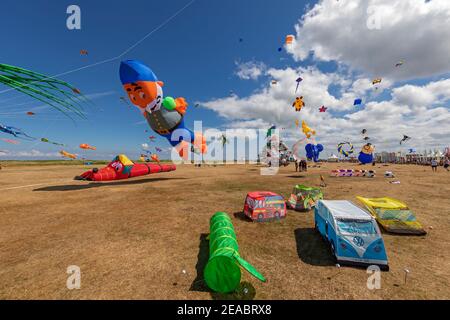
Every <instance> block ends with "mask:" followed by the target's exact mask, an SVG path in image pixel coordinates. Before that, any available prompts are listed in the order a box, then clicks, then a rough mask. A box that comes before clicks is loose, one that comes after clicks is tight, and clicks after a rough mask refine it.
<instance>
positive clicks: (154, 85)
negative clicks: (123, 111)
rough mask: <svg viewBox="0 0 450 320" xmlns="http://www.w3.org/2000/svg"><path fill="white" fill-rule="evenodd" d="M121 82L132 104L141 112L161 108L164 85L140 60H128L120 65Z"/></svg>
mask: <svg viewBox="0 0 450 320" xmlns="http://www.w3.org/2000/svg"><path fill="white" fill-rule="evenodd" d="M119 73H120V81H121V82H122V85H123V88H124V89H125V91H126V92H127V94H128V97H129V98H130V101H131V103H133V104H134V105H135V106H137V107H139V109H140V110H141V112H144V111H148V112H150V113H151V112H154V111H156V110H159V109H160V108H161V103H162V100H163V90H162V86H163V85H164V84H163V82H162V81H158V79H157V78H156V75H155V74H154V73H153V71H152V70H151V69H150V68H149V67H148V66H146V65H145V64H144V63H142V62H140V61H138V60H126V61H122V63H121V64H120V70H119Z"/></svg>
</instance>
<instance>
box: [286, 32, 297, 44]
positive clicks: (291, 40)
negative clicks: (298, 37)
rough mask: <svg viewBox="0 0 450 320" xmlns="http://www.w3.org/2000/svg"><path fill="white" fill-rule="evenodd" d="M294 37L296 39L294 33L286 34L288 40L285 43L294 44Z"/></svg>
mask: <svg viewBox="0 0 450 320" xmlns="http://www.w3.org/2000/svg"><path fill="white" fill-rule="evenodd" d="M294 39H295V36H294V35H292V34H288V35H287V36H286V40H285V41H284V44H285V45H290V44H292V42H294Z"/></svg>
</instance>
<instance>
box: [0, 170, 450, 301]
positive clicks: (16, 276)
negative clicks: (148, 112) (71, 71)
mask: <svg viewBox="0 0 450 320" xmlns="http://www.w3.org/2000/svg"><path fill="white" fill-rule="evenodd" d="M336 167H338V165H337V164H322V166H321V167H320V168H310V169H309V170H308V172H307V173H295V172H294V169H293V166H292V165H291V166H288V167H286V168H283V169H281V171H280V173H279V174H277V175H275V176H262V175H260V168H259V167H257V166H256V165H228V166H226V167H202V168H195V167H194V166H191V165H185V166H179V167H178V169H177V171H175V172H170V173H163V174H157V175H156V174H155V175H150V176H146V177H141V178H137V179H132V180H126V181H117V182H110V183H89V182H83V181H73V180H71V178H72V177H73V176H75V175H76V174H79V173H81V172H83V171H84V170H85V167H83V166H67V165H66V166H57V165H56V166H30V167H24V166H17V167H16V166H14V165H12V166H6V167H4V168H3V169H2V170H1V171H0V298H2V299H16V298H18V299H41V298H43V299H215V298H233V297H235V296H217V295H215V294H213V293H211V292H210V291H209V290H208V289H207V288H206V286H205V285H204V283H203V280H202V271H203V268H204V265H205V262H206V261H207V259H208V241H207V240H206V235H207V234H208V232H209V218H210V216H211V215H212V214H213V213H214V212H216V211H225V212H228V213H229V214H230V215H231V217H232V219H233V223H234V226H235V229H236V233H237V239H238V242H239V245H240V253H241V255H242V256H243V257H244V258H245V259H246V260H247V261H249V262H250V263H252V264H253V265H254V266H255V267H256V268H257V269H258V270H259V271H260V272H261V273H262V274H264V275H265V276H266V278H267V279H268V281H267V282H266V283H261V282H259V281H258V280H256V279H254V278H252V277H251V276H250V275H249V274H248V273H246V272H245V271H243V277H242V281H243V282H244V286H245V287H247V288H250V290H249V292H250V293H248V294H247V295H251V297H253V292H255V294H256V295H255V298H256V299H450V257H449V254H448V253H449V247H450V219H449V217H450V200H449V192H450V183H449V182H450V173H449V172H444V170H443V169H442V167H440V168H439V171H438V173H432V172H431V168H430V167H421V166H412V165H403V166H398V165H390V166H388V167H385V166H381V165H378V166H377V167H376V170H377V171H378V173H383V172H384V171H385V170H391V171H393V172H394V173H395V174H396V176H397V178H398V180H400V181H401V184H399V185H394V184H389V183H388V179H386V178H384V177H383V176H382V174H379V175H378V176H377V177H376V178H374V179H370V178H357V177H354V178H331V177H328V173H329V171H330V170H331V169H332V168H336ZM339 167H341V168H352V167H353V168H358V169H361V168H363V167H361V166H354V165H350V164H340V165H339ZM366 169H372V167H371V166H370V167H369V166H368V167H366ZM320 173H322V174H324V175H325V177H326V178H325V179H326V182H327V183H328V186H327V187H326V188H324V194H325V198H326V199H348V200H353V201H355V202H356V199H355V196H356V195H362V196H369V197H378V196H392V197H394V198H398V199H401V200H403V201H405V202H406V203H407V204H408V205H409V206H410V208H411V209H412V210H413V211H414V212H415V213H416V215H417V217H418V219H419V221H421V222H422V223H423V225H424V226H425V227H426V229H427V231H428V232H429V234H428V235H427V236H424V237H411V236H395V235H388V234H384V240H385V244H386V247H387V252H388V257H389V263H390V268H391V269H390V271H389V272H383V273H382V278H381V289H379V290H369V289H367V286H366V283H367V278H368V276H369V275H368V274H367V273H366V270H365V269H358V268H352V267H341V268H337V267H336V266H335V262H334V261H333V259H332V257H331V254H330V251H329V249H328V247H327V245H326V243H325V242H324V241H323V240H322V239H321V237H320V236H319V235H318V233H317V232H316V231H314V229H313V226H314V221H313V211H310V212H307V213H299V212H295V211H289V212H288V216H287V218H286V219H284V220H282V221H281V222H269V223H253V222H251V221H248V220H246V219H244V218H242V216H241V214H240V212H241V210H242V208H243V204H244V199H245V195H246V193H247V192H248V191H252V190H264V189H266V190H271V191H274V192H278V193H280V194H282V195H283V196H285V197H287V196H289V193H290V191H291V190H292V187H293V186H294V185H295V184H297V183H303V184H306V185H312V186H318V185H319V182H320V181H319V174H320ZM69 265H77V266H79V267H80V268H81V289H79V290H68V289H67V287H66V280H67V277H68V276H69V275H68V274H67V273H66V270H67V267H68V266H69ZM405 268H407V269H408V270H409V271H410V272H409V276H408V279H407V282H406V283H405V282H404V274H405V272H404V269H405ZM183 271H184V272H183ZM253 289H254V290H253ZM244 298H249V297H247V296H244Z"/></svg>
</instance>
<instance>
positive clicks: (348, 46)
mask: <svg viewBox="0 0 450 320" xmlns="http://www.w3.org/2000/svg"><path fill="white" fill-rule="evenodd" d="M368 8H370V9H369V13H372V14H373V13H374V12H378V13H379V14H380V19H381V20H380V21H379V22H380V28H379V29H373V30H371V29H369V28H368V27H367V24H368V23H367V19H368V14H367V12H368ZM369 24H370V23H369ZM296 31H297V35H296V37H297V39H296V41H294V44H293V46H292V47H291V48H288V51H289V52H290V53H291V55H292V56H293V58H294V60H296V61H297V62H300V61H302V60H305V59H306V58H307V57H308V56H309V54H310V53H311V52H312V53H313V55H312V57H313V61H314V62H317V61H335V62H336V63H337V64H338V66H339V68H337V70H336V71H335V72H324V71H322V70H320V69H319V68H318V67H317V66H310V67H288V68H285V69H275V68H265V71H264V69H258V70H260V72H263V74H259V73H258V76H255V77H256V78H258V77H260V76H263V75H266V76H268V77H270V79H274V80H276V81H277V83H276V84H274V85H271V84H269V83H268V84H267V86H266V87H265V88H263V89H260V90H258V91H256V92H254V93H252V94H251V95H249V96H247V97H237V96H235V95H233V96H230V97H224V98H220V99H215V100H212V101H207V102H203V103H202V105H204V106H205V107H206V108H209V109H211V110H213V111H215V112H217V113H218V114H219V116H221V117H223V118H224V119H225V120H227V124H226V127H228V128H268V126H269V125H271V124H276V125H277V126H278V127H279V128H281V129H282V135H284V137H285V139H286V140H288V141H291V142H293V141H296V140H298V139H300V138H302V137H303V134H302V133H301V132H300V129H298V128H296V127H295V120H296V119H298V120H305V121H306V122H307V123H308V124H309V126H310V127H312V128H314V129H316V131H317V136H316V140H317V142H320V143H322V144H324V145H325V147H326V150H325V152H326V153H327V154H328V153H336V144H337V143H339V142H341V141H353V142H354V143H356V147H357V148H358V147H359V145H362V144H363V140H362V137H361V136H360V134H359V132H360V131H361V130H362V129H363V128H365V129H367V130H368V134H369V136H370V138H371V142H372V143H374V144H375V145H376V147H377V150H378V151H381V150H400V144H399V141H400V140H401V138H402V137H403V134H406V135H408V136H411V137H412V138H413V139H412V140H410V141H408V142H407V143H406V144H404V145H402V146H401V147H402V150H404V151H405V149H406V148H411V147H414V148H417V149H418V150H419V149H421V148H422V149H424V148H434V147H438V148H443V147H445V146H447V145H448V144H449V143H450V141H449V140H450V139H449V137H450V126H449V125H448V124H449V122H450V112H449V106H450V79H446V78H445V75H446V74H448V73H449V72H450V59H449V57H450V42H449V41H448V39H450V1H448V0H432V1H429V2H425V1H424V0H361V1H356V0H346V1H335V0H323V1H320V2H319V3H318V4H316V5H315V6H314V7H313V8H312V9H310V10H309V11H308V12H306V13H305V14H304V15H303V17H301V19H300V20H299V23H298V24H297V25H296ZM400 59H404V60H405V64H404V65H402V66H400V67H395V66H394V65H395V63H396V62H397V61H399V60H400ZM252 64H253V65H255V64H256V65H257V63H255V62H252ZM249 66H250V65H249ZM248 69H251V68H250V67H249V68H248ZM248 74H252V73H251V72H248V73H247V78H251V77H250V76H249V75H248ZM255 74H256V73H255ZM437 75H441V78H440V79H439V78H438V76H437ZM298 76H301V77H302V78H303V79H304V80H303V81H302V82H301V83H300V87H299V90H298V93H295V87H296V85H297V83H296V82H295V79H297V77H298ZM430 76H433V78H424V77H430ZM375 77H382V78H383V80H382V82H381V84H379V85H377V86H374V85H372V79H373V78H375ZM241 78H242V79H246V77H244V76H242V75H241ZM411 79H414V80H417V79H422V80H424V81H422V82H421V83H425V84H423V85H418V84H417V83H418V82H417V81H416V82H413V83H408V81H406V80H411ZM430 79H432V80H430ZM399 80H402V82H398V81H399ZM427 80H428V82H426V81H427ZM411 81H412V80H411ZM411 81H409V82H411ZM376 87H378V89H375V88H376ZM299 95H302V96H303V97H304V101H305V103H306V106H305V107H304V108H303V109H302V110H301V112H295V110H294V108H292V102H293V101H294V99H295V97H296V96H299ZM356 98H362V99H363V105H362V106H359V107H355V106H353V101H354V99H356ZM322 105H325V106H326V107H328V110H327V112H325V113H320V112H319V111H318V108H319V107H320V106H322ZM224 106H226V108H224Z"/></svg>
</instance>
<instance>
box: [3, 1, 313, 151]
mask: <svg viewBox="0 0 450 320" xmlns="http://www.w3.org/2000/svg"><path fill="white" fill-rule="evenodd" d="M188 2H189V1H186V0H173V1H136V2H133V5H124V4H123V2H122V1H77V2H76V4H77V5H79V6H80V8H81V23H82V24H81V30H68V29H67V28H66V18H67V16H68V15H67V14H66V8H67V6H68V5H70V4H75V3H73V2H71V1H57V2H55V1H28V2H27V4H23V3H17V2H14V1H9V2H8V3H7V4H6V3H3V4H2V7H3V8H8V9H7V10H0V21H1V22H0V23H1V24H2V28H1V29H0V30H1V31H0V36H1V38H2V39H3V41H2V43H3V45H2V46H1V51H0V61H1V62H2V63H8V64H12V65H17V66H21V67H24V68H28V69H31V70H34V71H38V72H42V73H45V74H48V75H53V74H59V73H63V72H65V71H68V70H72V69H75V68H78V67H81V66H84V65H87V64H91V63H95V62H97V61H102V60H104V59H108V58H111V57H115V56H117V55H119V54H120V53H122V52H123V51H124V50H126V49H127V48H129V47H130V46H131V45H133V44H134V43H135V42H137V41H138V40H139V39H140V38H142V37H143V36H144V35H146V34H147V33H148V32H150V31H151V30H152V29H154V28H155V27H157V26H158V25H159V24H160V23H161V22H163V21H164V20H165V19H167V18H168V17H169V16H171V15H172V14H173V13H175V12H176V11H177V10H179V9H180V8H182V7H183V6H184V5H185V4H187V3H188ZM304 6H305V2H303V1H298V0H292V1H291V0H284V1H283V5H281V6H280V5H279V3H278V2H276V1H264V0H263V1H261V0H249V1H239V0H230V1H218V0H212V1H207V0H197V1H195V2H194V3H193V4H192V5H191V6H190V7H188V8H187V9H186V10H185V11H183V12H182V13H181V14H180V15H179V16H177V17H176V18H175V19H173V20H172V21H171V22H170V23H168V24H167V25H166V26H164V27H163V28H161V29H160V30H159V31H157V32H155V33H154V34H153V35H151V36H150V37H149V38H147V39H146V40H145V41H143V42H142V43H141V44H139V45H138V46H137V47H135V48H134V49H133V50H132V51H131V52H129V53H128V54H127V55H126V56H124V57H123V59H140V60H142V61H145V62H146V63H148V65H149V66H151V67H152V68H153V70H154V72H155V73H156V74H157V76H158V77H159V78H160V79H161V80H163V81H164V82H165V84H166V85H165V94H166V95H171V96H183V97H185V98H186V99H187V101H188V102H190V103H191V105H190V106H191V108H189V112H188V113H187V116H186V120H187V122H188V123H191V122H192V121H193V120H194V119H201V120H202V121H203V122H204V125H205V126H218V125H220V123H221V119H220V118H219V117H218V116H217V114H216V113H214V112H212V111H209V110H206V109H204V108H194V107H193V102H194V101H205V100H209V99H211V98H214V97H221V96H224V95H228V93H229V91H230V90H233V91H234V92H236V93H237V94H239V95H241V94H247V93H249V92H251V91H252V90H254V89H255V83H251V82H239V81H238V80H237V79H236V77H234V76H233V71H234V69H235V67H236V65H235V61H239V60H242V61H247V60H251V59H256V60H262V61H265V62H266V63H269V64H272V65H277V64H280V63H281V62H280V61H279V56H280V55H282V54H280V53H278V51H277V48H278V47H279V46H281V44H282V42H283V40H284V37H285V35H286V33H287V32H293V31H294V30H293V26H294V23H295V22H296V20H297V19H298V17H299V16H300V14H301V13H302V11H303V10H304ZM239 38H242V39H243V42H239ZM81 49H86V50H88V52H89V54H88V56H81V55H80V54H79V51H80V50H81ZM119 63H120V60H116V61H113V62H109V63H105V64H103V65H99V66H95V67H91V68H88V69H85V70H81V71H77V72H74V73H71V74H68V75H65V76H63V77H61V78H62V79H64V80H66V81H68V82H70V83H71V84H73V85H74V86H76V87H77V88H79V89H80V90H81V91H82V92H83V93H84V94H85V95H89V94H101V93H106V94H108V95H106V96H104V97H102V98H96V99H93V101H94V103H95V106H94V107H92V108H89V110H88V115H89V121H88V122H83V121H77V122H76V125H74V124H73V123H72V122H71V121H70V120H66V119H64V117H63V116H61V115H60V114H58V112H57V111H55V110H53V109H46V110H45V111H42V112H39V111H36V116H34V117H29V116H26V115H25V112H26V111H28V110H32V109H33V108H34V107H36V106H41V105H42V104H41V103H39V102H36V101H33V100H32V99H29V98H27V97H24V96H23V95H21V94H18V93H15V92H9V93H5V94H1V95H0V113H9V112H16V111H17V112H21V111H23V112H22V114H20V115H17V116H9V117H3V119H2V121H1V122H2V123H5V124H8V125H12V126H16V127H19V128H22V129H23V130H25V131H26V132H27V133H29V134H30V135H33V136H36V137H41V136H42V137H47V138H49V139H53V140H54V141H58V142H63V143H67V144H69V145H72V146H77V145H78V144H80V143H82V142H87V143H91V144H92V145H95V146H97V147H98V150H99V151H100V150H101V151H103V152H102V153H113V154H114V153H117V152H134V153H136V149H137V148H139V145H140V144H141V143H144V142H148V141H147V140H146V137H147V136H148V134H147V133H145V132H144V130H145V129H147V125H146V124H143V123H142V124H140V125H136V123H140V122H142V120H143V119H142V117H141V115H140V113H139V112H138V111H137V110H136V109H134V108H129V107H127V106H126V105H125V104H123V103H122V102H121V101H120V100H119V96H121V95H123V92H122V88H121V84H120V82H119V78H118V66H119ZM1 89H4V88H1ZM11 98H15V99H13V100H9V99H11ZM4 100H7V101H5V102H2V101H4ZM27 102H28V104H26V105H21V106H18V105H17V104H23V103H27ZM14 105H16V106H14ZM0 119H1V116H0ZM49 119H60V120H49ZM2 137H3V136H2ZM4 137H5V138H9V137H7V136H4ZM0 143H2V142H1V141H0ZM158 145H160V146H164V147H166V145H165V141H163V140H162V139H161V140H159V144H158ZM30 146H33V148H35V149H36V148H37V149H39V150H43V151H50V150H54V149H55V148H56V149H58V148H57V147H53V146H47V145H45V144H38V145H36V144H35V143H25V142H22V144H21V145H19V146H17V147H14V146H11V145H6V144H4V143H2V146H1V148H3V149H5V148H8V149H14V148H17V149H20V150H22V149H26V147H30ZM1 148H0V149H1Z"/></svg>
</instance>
